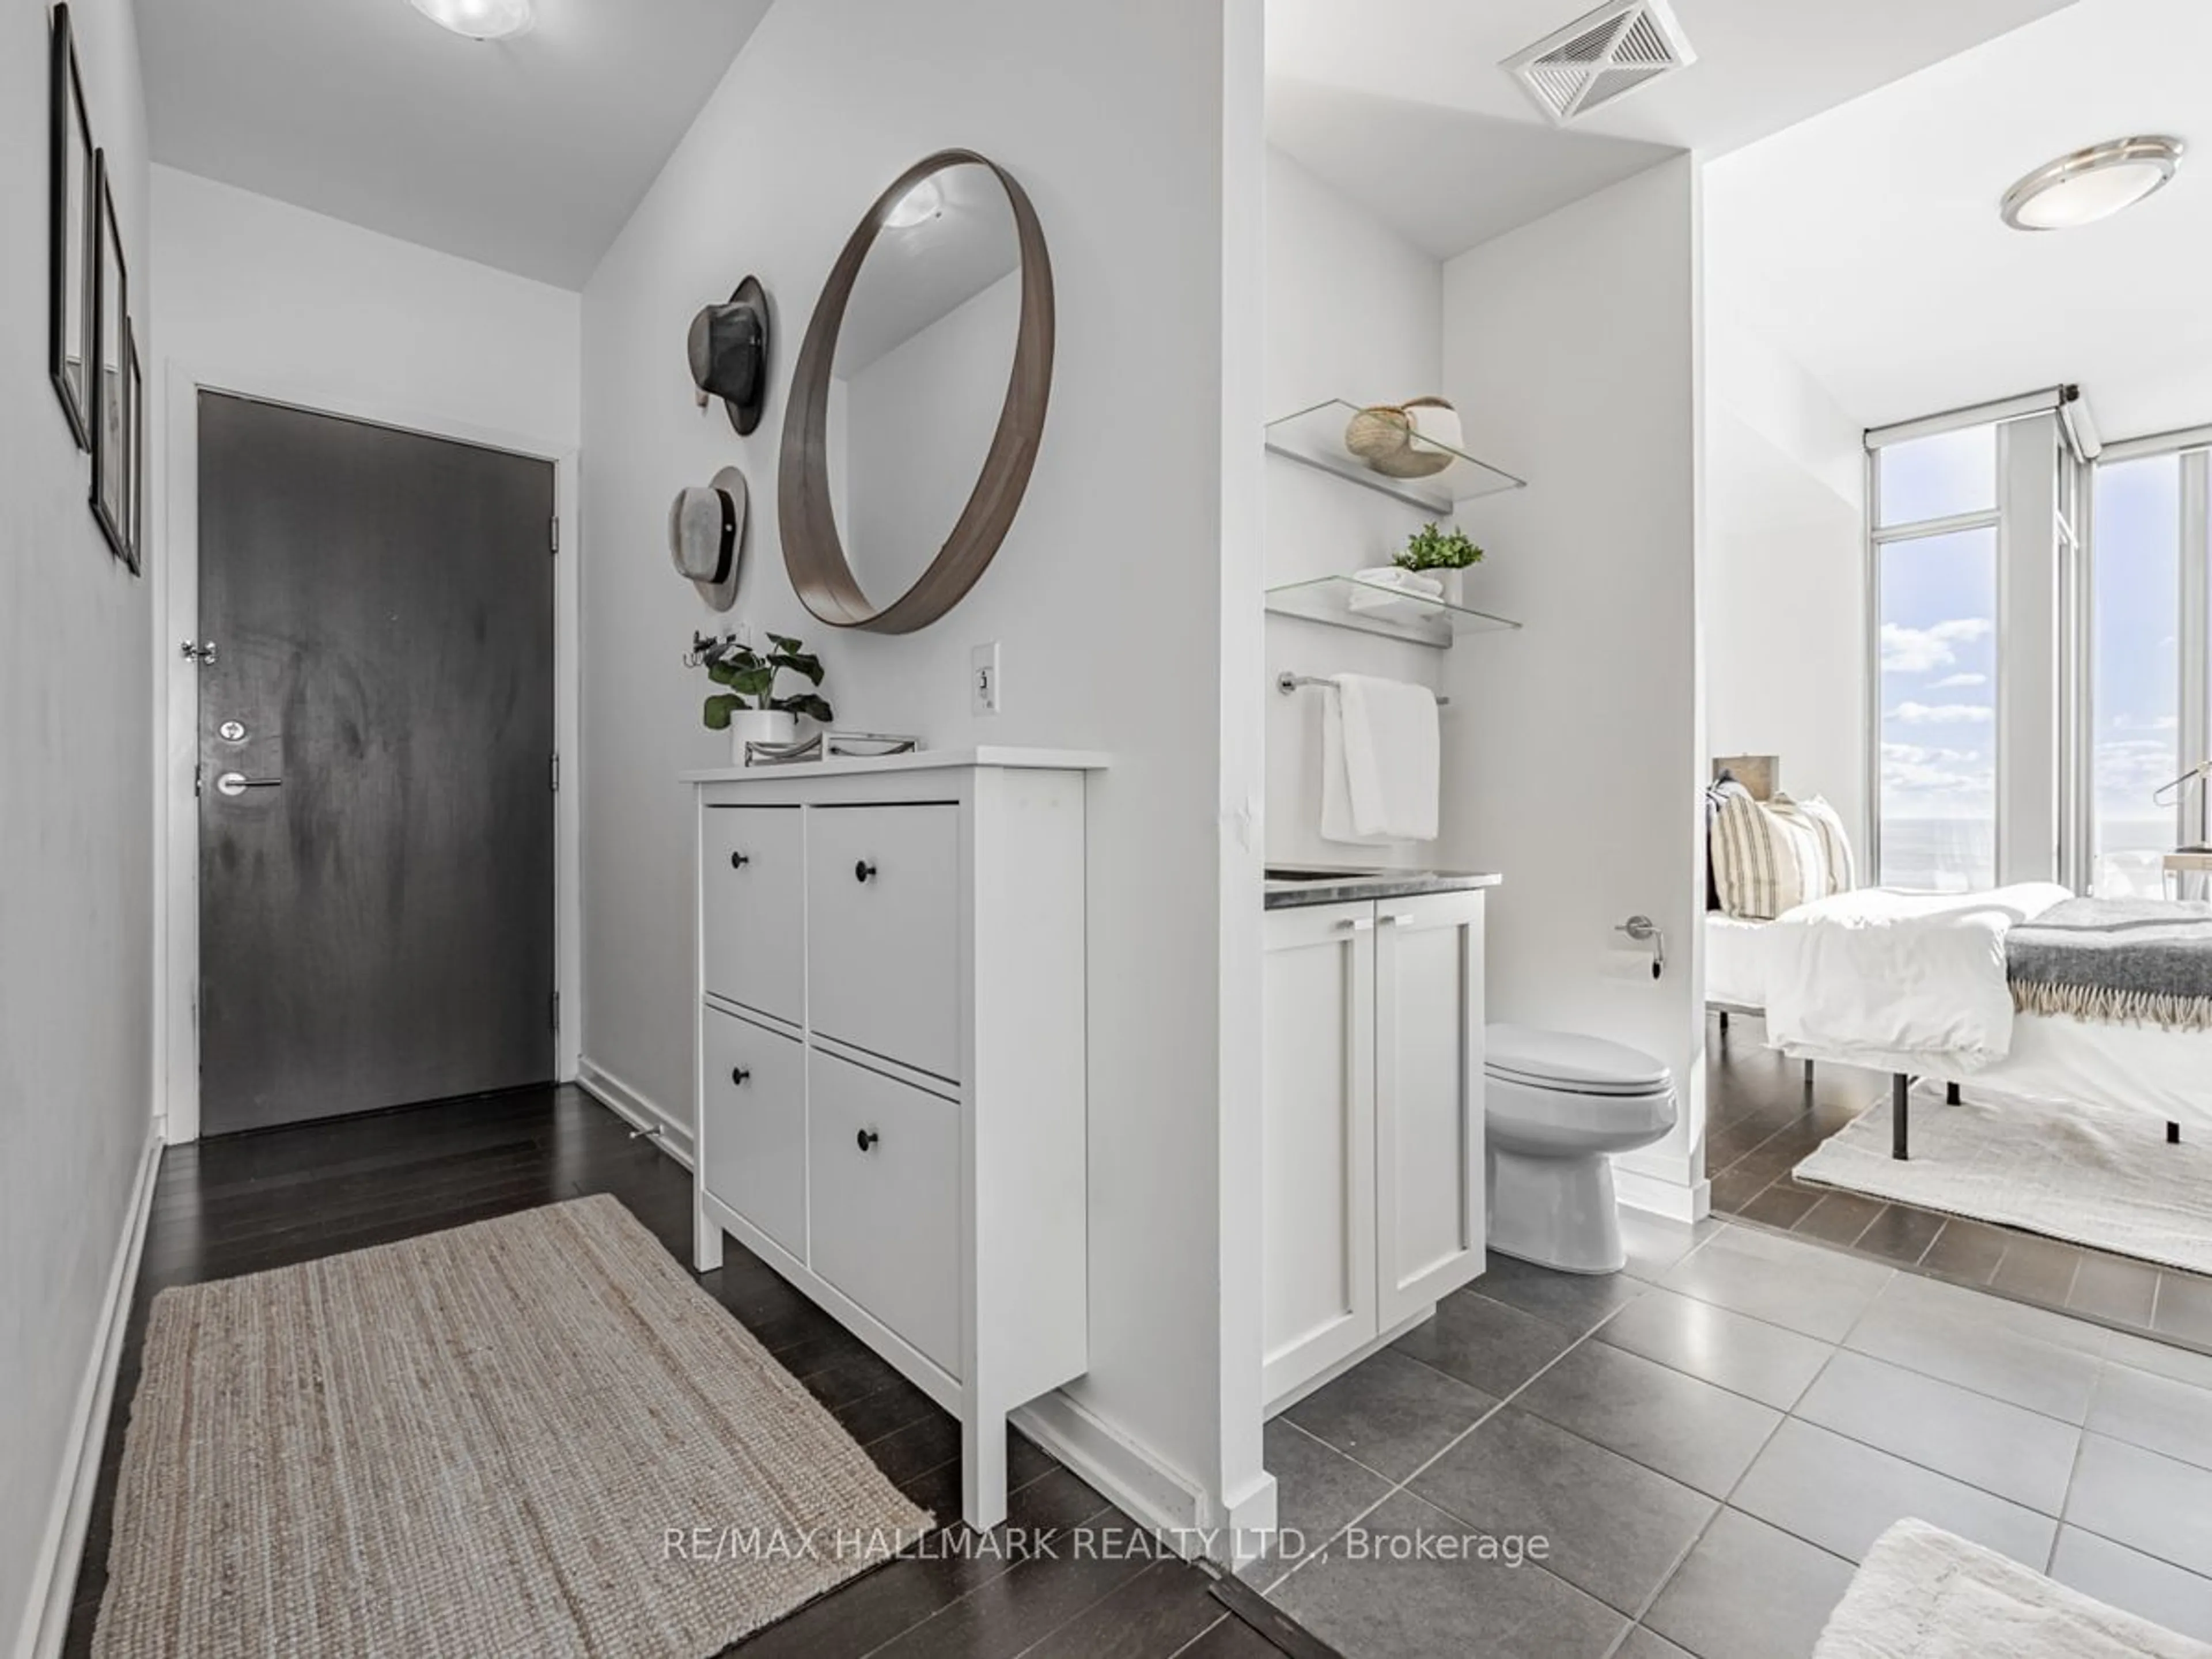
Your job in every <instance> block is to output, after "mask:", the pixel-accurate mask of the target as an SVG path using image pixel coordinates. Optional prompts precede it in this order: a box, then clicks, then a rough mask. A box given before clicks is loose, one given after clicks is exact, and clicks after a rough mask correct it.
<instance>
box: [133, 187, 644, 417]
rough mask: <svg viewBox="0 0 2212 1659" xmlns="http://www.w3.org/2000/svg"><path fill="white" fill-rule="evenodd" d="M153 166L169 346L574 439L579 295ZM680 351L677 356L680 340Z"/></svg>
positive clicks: (218, 361)
mask: <svg viewBox="0 0 2212 1659" xmlns="http://www.w3.org/2000/svg"><path fill="white" fill-rule="evenodd" d="M153 173H154V219H153V231H154V246H155V257H156V258H158V259H159V260H160V262H161V266H162V283H161V296H160V311H159V314H158V318H157V320H158V321H159V323H160V325H161V336H162V341H161V351H162V355H163V356H164V357H166V358H167V360H168V361H169V362H172V363H174V364H178V365H179V366H181V367H182V368H185V369H187V370H196V371H199V372H201V373H204V374H214V375H216V376H221V375H226V374H228V375H234V376H236V377H238V378H239V379H240V380H244V381H247V382H250V383H251V384H252V385H253V386H264V385H283V386H294V387H297V388H298V389H299V393H300V395H301V396H302V397H304V398H326V399H329V400H331V401H332V402H336V403H343V404H378V405H383V406H387V407H388V408H389V409H390V410H391V411H392V412H391V414H390V415H389V416H386V418H387V419H389V420H391V421H392V422H394V423H404V421H405V420H406V419H408V418H409V417H410V416H413V417H416V418H420V419H423V420H426V421H427V420H437V421H441V422H446V423H447V424H459V425H464V426H469V427H474V428H481V429H483V430H487V431H493V432H501V433H507V434H510V435H531V436H536V437H544V438H550V439H556V440H559V441H564V442H565V443H567V444H568V446H569V447H574V444H575V442H576V440H577V435H578V434H579V432H580V429H581V422H580V416H579V407H580V398H579V385H578V382H579V376H580V368H579V362H578V356H579V349H580V344H579V342H580V337H579V329H580V315H581V308H582V302H581V301H580V297H579V296H578V295H574V294H572V293H570V292H568V291H567V290H566V289H557V288H550V287H548V286H547V285H546V284H544V283H533V282H532V281H530V280H529V279H528V278H526V277H521V276H510V275H509V274H508V273H507V272H506V271H503V270H493V269H492V268H491V267H490V266H489V265H480V264H472V263H471V262H470V261H469V260H466V259H459V258H454V257H453V255H452V254H449V253H439V252H435V251H433V250H432V249H429V248H426V247H420V246H416V244H414V243H412V242H403V241H400V240H398V239H397V238H394V237H391V236H385V235H381V234H379V233H377V232H375V231H372V230H363V229H362V228H360V227H359V226H357V225H349V224H347V223H346V222H344V221H343V220H339V219H331V218H327V217H325V216H323V215H322V214H319V213H310V212H308V211H307V210H306V209H304V208H296V207H293V206H290V205H289V204H286V203H283V202H277V201H273V200H271V199H270V197H266V196H256V195H254V194H253V193H252V191H243V190H239V189H237V188H235V187H234V186H233V185H223V184H217V183H216V182H215V181H214V180H213V179H203V178H200V177H198V176H197V175H196V174H193V173H179V172H178V171H176V170H175V169H174V168H173V167H155V169H154V170H153ZM676 356H677V362H678V367H679V368H681V366H682V363H683V342H682V341H681V340H678V342H677V351H676ZM318 406H323V405H318Z"/></svg>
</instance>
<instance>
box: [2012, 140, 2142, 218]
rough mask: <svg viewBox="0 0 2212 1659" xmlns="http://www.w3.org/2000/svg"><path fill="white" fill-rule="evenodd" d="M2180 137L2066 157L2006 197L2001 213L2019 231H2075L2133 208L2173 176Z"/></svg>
mask: <svg viewBox="0 0 2212 1659" xmlns="http://www.w3.org/2000/svg"><path fill="white" fill-rule="evenodd" d="M2182 149H2183V146H2182V143H2181V140H2180V139H2179V138H2160V137H2148V138H2115V139H2113V140H2112V142H2111V143H2103V144H2092V145H2090V146H2089V148H2088V149H2077V150H2075V152H2074V153H2073V154H2072V155H2062V156H2060V157H2059V158H2058V159H2057V161H2046V162H2045V163H2044V164H2043V165H2042V166H2041V167H2038V168H2036V170H2035V171H2034V172H2033V173H2029V174H2028V175H2027V178H2025V179H2021V181H2020V182H2019V183H2018V184H2016V185H2014V186H2013V187H2012V188H2011V189H2010V190H2008V191H2006V192H2005V193H2004V200H2003V201H2002V203H2000V204H1998V207H1997V211H1998V212H1999V213H2001V214H2002V215H2003V216H2004V222H2006V223H2007V224H2008V225H2010V226H2011V227H2012V228H2014V229H2015V230H2072V229H2075V228H2076V227H2078V226H2081V225H2090V224H2094V223H2095V222H2097V221H2098V220H2100V219H2109V218H2111V217H2112V215H2114V214H2115V213H2118V211H2119V210H2121V209H2122V208H2126V207H2133V206H2134V205H2135V204H2136V203H2137V202H2140V201H2142V198H2143V197H2146V196H2148V195H2149V194H2150V193H2151V192H2152V191H2154V190H2156V189H2158V188H2159V187H2160V185H2164V184H2165V183H2166V180H2167V179H2171V178H2172V177H2173V173H2174V169H2175V168H2177V167H2179V166H2180V165H2181V152H2182Z"/></svg>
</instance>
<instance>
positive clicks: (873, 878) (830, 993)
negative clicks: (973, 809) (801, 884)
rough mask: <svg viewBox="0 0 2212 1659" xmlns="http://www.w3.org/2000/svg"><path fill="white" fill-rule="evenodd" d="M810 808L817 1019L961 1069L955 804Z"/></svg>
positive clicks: (828, 1028) (950, 1073) (839, 1033)
mask: <svg viewBox="0 0 2212 1659" xmlns="http://www.w3.org/2000/svg"><path fill="white" fill-rule="evenodd" d="M806 817H807V829H806V836H807V862H806V868H807V888H806V891H807V903H806V926H807V936H806V947H807V988H808V996H809V1014H810V1018H811V1024H812V1025H813V1028H814V1030H817V1031H818V1032H820V1033H821V1034H822V1035H823V1036H827V1037H835V1038H836V1040H837V1041H838V1042H844V1043H849V1044H851V1045H852V1046H853V1047H854V1048H863V1049H866V1051H867V1052H868V1053H870V1054H878V1055H881V1056H882V1057H883V1058H884V1059H885V1060H897V1061H898V1062H899V1063H900V1064H902V1065H904V1066H913V1067H914V1068H915V1070H916V1071H920V1072H928V1073H933V1075H935V1076H938V1077H941V1078H945V1079H957V1078H958V1077H959V1076H960V1071H961V1066H960V809H959V808H958V807H957V806H951V805H901V806H834V807H833V806H817V807H815V808H813V809H811V811H809V812H808V813H807V815H806Z"/></svg>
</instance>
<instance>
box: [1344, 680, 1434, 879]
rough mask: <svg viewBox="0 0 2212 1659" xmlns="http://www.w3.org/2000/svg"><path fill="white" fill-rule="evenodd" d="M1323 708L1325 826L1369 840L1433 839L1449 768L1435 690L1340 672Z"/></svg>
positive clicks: (1369, 842) (1346, 838) (1347, 839)
mask: <svg viewBox="0 0 2212 1659" xmlns="http://www.w3.org/2000/svg"><path fill="white" fill-rule="evenodd" d="M1335 684H1336V695H1335V696H1331V697H1325V698H1324V699H1323V700H1322V701H1323V702H1324V704H1325V705H1326V707H1324V708H1323V709H1322V787H1321V833H1322V839H1323V840H1325V841H1336V842H1350V843H1352V844H1355V845H1363V846H1389V845H1390V844H1392V843H1395V842H1408V841H1434V840H1435V839H1436V836H1437V782H1438V777H1439V775H1440V773H1441V771H1442V769H1443V761H1442V754H1443V746H1442V743H1441V741H1440V739H1439V738H1438V735H1437V698H1436V694H1435V693H1434V692H1433V691H1431V690H1429V689H1428V687H1426V686H1425V685H1408V684H1406V683H1405V682H1404V681H1402V680H1383V679H1376V678H1372V677H1370V676H1369V675H1365V674H1340V675H1338V676H1337V678H1336V682H1335Z"/></svg>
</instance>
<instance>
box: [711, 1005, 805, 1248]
mask: <svg viewBox="0 0 2212 1659" xmlns="http://www.w3.org/2000/svg"><path fill="white" fill-rule="evenodd" d="M704 1018H705V1021H706V1032H705V1041H704V1042H703V1043H702V1047H701V1054H702V1057H703V1059H704V1063H705V1067H706V1070H705V1074H704V1075H703V1076H702V1078H701V1079H700V1100H699V1127H700V1139H701V1145H702V1159H701V1164H700V1176H701V1179H702V1182H704V1183H705V1185H706V1188H707V1190H708V1192H709V1193H711V1194H714V1196H715V1197H716V1198H719V1199H720V1200H722V1202H723V1203H725V1204H726V1205H728V1206H730V1207H731V1208H732V1209H733V1210H735V1211H736V1212H738V1214H739V1215H741V1216H743V1217H744V1218H745V1219H746V1220H748V1221H750V1222H751V1223H752V1224H753V1225H754V1226H756V1227H757V1228H759V1229H760V1230H761V1231H763V1232H764V1233H766V1234H767V1235H768V1236H769V1237H770V1238H773V1239H774V1240H775V1242H776V1243H779V1244H781V1245H782V1246H783V1248H784V1249H787V1250H789V1251H790V1252H791V1253H792V1255H795V1256H797V1257H798V1258H799V1260H800V1261H805V1259H806V1054H805V1049H804V1048H801V1047H800V1046H799V1040H798V1039H797V1038H796V1037H787V1036H784V1035H783V1034H782V1033H781V1032H779V1031H771V1030H768V1029H767V1028H766V1027H765V1026H761V1025H756V1024H753V1023H752V1022H751V1021H750V1020H744V1019H738V1018H736V1017H735V1016H734V1015H731V1014H726V1013H724V1012H721V1011H720V1009H718V1008H708V1009H707V1010H706V1011H705V1013H704Z"/></svg>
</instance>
